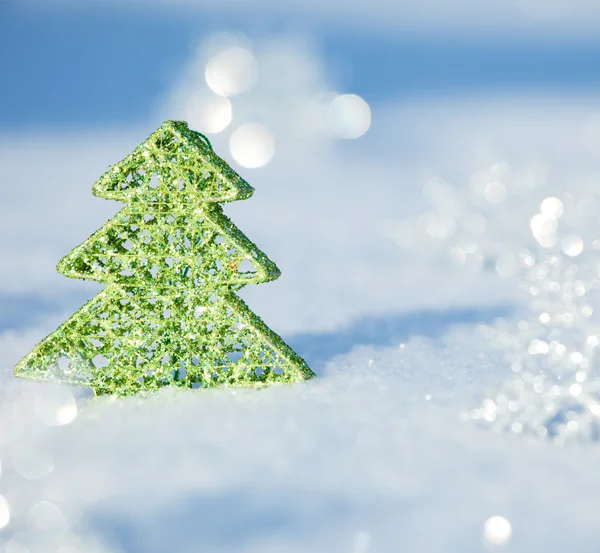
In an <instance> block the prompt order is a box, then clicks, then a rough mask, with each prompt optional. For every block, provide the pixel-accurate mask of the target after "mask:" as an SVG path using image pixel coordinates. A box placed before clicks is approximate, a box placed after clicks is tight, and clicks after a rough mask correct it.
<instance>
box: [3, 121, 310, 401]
mask: <svg viewBox="0 0 600 553" xmlns="http://www.w3.org/2000/svg"><path fill="white" fill-rule="evenodd" d="M253 191H254V189H253V188H252V187H251V186H250V185H249V184H248V183H247V182H245V181H244V180H243V179H242V178H241V177H240V176H239V175H238V174H237V173H236V172H235V171H233V169H231V167H229V166H228V165H227V163H225V162H224V161H223V160H222V159H221V158H220V157H218V156H217V155H216V154H215V153H214V151H213V149H212V147H211V145H210V143H209V141H208V140H207V139H206V137H204V136H203V135H201V134H199V133H197V132H194V131H192V130H190V129H189V128H188V126H187V124H186V123H184V122H179V121H167V122H165V123H164V124H163V125H162V126H161V127H160V128H159V129H158V130H157V131H155V132H154V133H153V134H152V135H151V136H150V137H149V138H148V140H146V141H145V142H144V143H142V144H141V145H140V146H138V147H137V148H136V149H135V150H134V151H133V152H132V153H131V154H130V155H128V156H127V157H126V158H125V159H124V160H123V161H121V162H120V163H118V164H116V165H114V166H113V167H112V168H111V169H110V170H109V171H107V172H106V173H105V174H104V175H103V176H102V177H101V178H100V179H99V180H98V182H96V184H95V185H94V187H93V194H94V195H95V196H98V197H101V198H105V199H110V200H117V201H120V202H123V203H125V204H126V206H125V207H124V208H123V209H122V210H121V211H119V213H117V215H116V216H115V217H114V218H113V219H111V220H110V221H108V222H107V223H106V224H105V225H104V226H103V227H102V228H101V229H99V230H98V231H97V232H95V233H94V234H93V235H92V236H90V237H89V238H88V239H87V240H86V241H85V242H83V244H81V245H80V246H78V247H76V248H75V249H74V250H73V251H71V253H69V254H68V255H67V256H66V257H64V258H63V259H62V260H61V261H60V263H59V264H58V270H59V272H60V273H62V274H63V275H65V276H67V277H71V278H79V279H89V280H95V281H98V282H102V283H106V287H105V288H104V289H103V290H102V292H100V294H98V295H97V296H96V297H94V298H93V299H91V300H90V301H88V302H87V303H86V304H85V305H84V306H83V307H82V308H81V309H80V310H79V311H77V312H76V313H75V314H74V315H73V316H72V317H71V318H70V319H69V320H67V321H66V322H65V323H64V324H62V325H61V326H60V327H59V328H58V329H57V330H56V331H54V332H53V333H52V334H50V335H49V336H47V337H46V338H45V339H44V340H42V341H41V342H40V343H39V344H38V345H37V346H36V347H35V348H34V349H33V350H32V351H31V352H30V353H29V354H28V355H27V356H26V357H25V358H24V359H23V360H22V361H20V362H19V363H18V364H17V366H16V367H15V371H14V372H15V375H16V376H19V377H24V378H33V379H39V380H51V381H55V382H64V383H68V384H77V385H82V386H87V387H91V388H92V389H93V390H94V392H95V393H96V394H114V395H128V394H133V393H136V392H138V391H149V390H156V389H158V388H160V387H163V386H167V385H177V386H183V387H191V388H209V387H214V386H218V385H229V386H264V385H266V384H269V383H273V382H294V381H298V380H305V379H308V378H311V377H312V376H314V374H313V372H312V371H311V370H310V368H309V367H308V366H307V365H306V363H305V362H304V361H303V360H302V359H301V358H300V357H299V356H298V355H297V354H296V353H295V352H294V351H293V350H292V349H291V348H290V347H289V346H287V345H286V344H285V343H284V342H283V340H282V339H281V338H280V337H279V336H278V335H277V334H275V333H274V332H273V331H272V330H271V329H269V328H268V327H267V326H266V325H265V323H264V322H263V321H262V320H261V319H260V318H259V317H257V316H256V315H255V314H254V313H253V312H252V311H250V309H249V308H248V306H247V305H246V304H245V303H244V302H243V301H242V300H241V299H240V298H239V297H238V296H237V295H236V294H235V292H236V291H237V290H239V289H240V288H242V287H243V286H245V285H246V284H250V283H261V282H268V281H270V280H274V279H276V278H277V277H278V276H279V275H280V272H279V269H277V267H276V266H275V264H274V263H273V262H272V261H270V260H269V259H268V258H267V256H266V255H265V254H264V253H262V252H261V251H260V250H259V249H258V248H257V247H256V246H255V245H254V244H253V243H252V242H251V241H250V240H248V238H246V236H244V234H242V233H241V231H240V230H239V229H238V228H237V227H236V226H235V225H234V224H233V223H232V222H231V221H230V220H229V219H228V218H227V217H226V216H225V215H224V214H223V211H222V208H221V206H220V205H219V203H223V202H229V201H233V200H241V199H246V198H248V197H250V196H251V195H252V193H253Z"/></svg>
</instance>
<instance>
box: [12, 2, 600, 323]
mask: <svg viewBox="0 0 600 553" xmlns="http://www.w3.org/2000/svg"><path fill="white" fill-rule="evenodd" d="M598 22H600V6H597V5H596V4H595V3H594V2H592V1H591V0H590V1H586V0H579V1H576V0H546V1H542V0H511V1H509V2H504V3H493V2H475V1H474V0H454V1H452V2H441V1H440V0H427V1H425V2H420V3H418V5H416V4H414V3H410V2H391V1H389V0H376V1H371V2H353V3H351V4H347V3H346V2H341V1H339V2H338V1H337V0H325V1H320V2H317V1H303V2H296V1H286V2H276V1H274V0H273V1H269V0H254V1H235V0H220V1H219V2H215V1H203V0H195V1H192V0H189V1H186V0H169V1H167V0H165V1H160V0H147V1H142V0H137V1H136V0H119V1H116V0H115V1H102V2H100V1H94V0H79V1H74V0H73V1H69V0H53V1H49V0H48V1H46V0H3V1H2V2H0V41H1V43H0V74H1V75H2V87H1V88H0V182H1V186H2V202H1V204H0V210H1V213H0V215H1V217H0V225H1V226H0V228H1V232H0V251H1V254H2V255H1V259H2V264H3V271H2V273H1V274H0V306H1V308H0V328H4V329H15V328H26V327H31V326H32V325H34V324H37V323H39V322H41V321H43V320H44V317H48V316H50V315H52V314H57V313H58V312H59V311H63V310H64V313H69V312H72V310H73V309H74V308H76V307H77V306H78V305H80V304H81V301H82V300H83V299H85V298H86V297H90V296H91V295H93V294H94V293H95V292H96V291H97V290H98V288H97V287H95V285H94V284H93V283H78V282H73V281H69V280H68V279H64V278H63V277H60V276H59V275H57V274H56V272H55V270H54V267H55V264H56V262H57V261H58V260H59V259H60V258H61V257H62V256H63V255H64V254H66V253H67V252H68V251H70V250H71V249H72V248H73V247H74V246H75V245H76V244H78V243H80V242H81V241H82V240H83V239H84V238H85V237H87V236H88V235H89V234H90V233H91V232H93V231H94V230H96V229H97V228H99V227H100V226H101V225H102V224H103V223H104V221H105V220H106V219H107V218H109V217H111V216H112V215H113V214H114V213H115V212H116V211H117V210H118V209H119V206H118V205H116V204H112V203H111V202H105V201H102V200H98V199H95V198H93V197H92V196H91V193H90V188H91V185H92V183H93V182H94V181H95V180H96V178H97V177H98V176H99V175H100V174H101V173H102V172H103V171H104V170H105V169H106V167H107V166H109V165H111V164H113V163H116V162H117V161H119V160H120V159H122V157H124V156H125V155H126V154H127V153H128V152H129V151H131V149H133V147H134V146H136V145H137V144H139V143H140V142H141V141H142V140H143V139H145V137H146V136H147V135H148V134H149V133H150V132H152V131H153V130H154V129H155V128H156V127H158V126H159V125H160V123H161V122H162V121H163V120H164V119H168V118H170V119H178V118H181V119H185V120H187V121H188V122H189V123H190V125H191V126H192V128H195V129H196V130H199V131H201V132H204V133H206V134H207V135H208V136H209V137H210V139H211V140H212V141H213V144H214V147H215V149H216V150H217V152H218V153H220V154H221V155H222V156H223V157H224V158H225V159H227V160H228V161H229V162H230V163H231V164H232V166H233V167H234V168H235V169H236V170H237V171H238V172H240V173H241V174H242V175H243V176H244V177H245V178H246V179H247V180H248V181H249V182H250V183H251V184H252V185H253V186H254V187H255V188H256V190H257V192H256V193H255V195H254V197H253V198H252V199H251V200H250V201H248V202H238V203H235V204H231V205H229V206H227V213H228V214H229V215H230V216H231V217H232V218H233V220H234V222H236V224H237V225H238V226H239V227H240V228H241V229H242V230H243V231H244V232H246V233H247V235H248V236H249V237H250V238H251V239H252V240H254V241H256V242H257V243H258V244H259V245H260V246H261V247H263V249H264V250H265V251H266V252H267V254H268V255H269V256H270V257H271V258H272V259H273V260H274V261H275V262H276V263H278V265H279V266H280V268H281V269H282V271H283V277H282V278H281V279H280V280H279V281H277V282H276V283H273V284H271V285H270V286H269V288H270V290H268V289H267V288H266V287H251V288H252V289H250V290H246V291H244V294H245V297H246V298H247V300H248V301H250V302H251V303H252V304H253V305H256V308H257V311H259V312H260V313H261V314H262V315H263V316H264V317H265V318H266V319H267V320H268V321H269V322H271V323H272V324H273V325H274V326H276V327H278V328H280V329H281V331H282V332H285V333H298V332H303V331H307V330H313V331H330V330H332V329H334V328H336V327H338V326H339V325H342V324H348V323H349V322H350V321H352V320H355V319H357V318H360V317H361V316H364V315H379V314H385V313H398V312H406V311H413V310H418V309H423V308H436V309H440V308H452V307H455V306H457V305H462V304H464V303H465V302H466V303H469V304H473V303H474V304H482V303H483V304H486V305H488V304H495V303H499V302H500V303H502V302H503V301H505V299H506V294H507V293H508V294H509V295H510V292H507V291H506V289H505V288H503V285H502V284H500V283H497V282H496V281H494V284H493V285H492V284H490V282H487V281H486V280H485V279H481V278H480V275H477V276H475V277H471V276H469V272H467V273H460V278H459V279H454V281H455V282H454V283H453V284H452V285H450V282H451V280H449V281H448V285H447V286H441V287H440V286H434V285H433V284H434V282H435V280H436V279H437V276H438V274H439V273H436V274H433V273H432V271H431V263H436V264H439V263H438V262H437V261H432V258H431V255H430V254H431V253H432V252H433V253H434V254H435V255H437V254H438V253H439V249H440V244H441V245H442V249H448V247H449V248H451V247H458V248H459V250H460V251H459V250H456V249H454V250H452V252H451V254H450V257H453V258H454V261H455V262H456V261H458V264H459V265H460V264H463V265H465V266H471V265H472V266H474V267H475V269H476V271H475V273H477V272H478V271H477V269H479V268H481V267H482V266H484V265H485V264H486V263H488V262H489V261H490V260H489V259H488V257H489V256H488V253H489V252H486V251H482V250H481V248H482V247H483V244H482V243H477V244H475V246H473V244H472V243H470V245H466V246H464V247H463V246H460V244H459V245H458V246H457V245H456V244H450V246H448V238H451V237H452V236H453V237H454V238H456V236H458V231H456V229H454V227H453V226H452V225H453V224H454V223H453V222H452V221H454V222H456V221H457V220H458V219H459V218H463V216H464V213H463V212H464V211H465V210H464V209H463V208H464V204H469V202H471V203H473V201H474V200H473V198H470V199H469V198H464V197H463V198H462V199H460V202H461V205H462V206H463V208H461V209H463V211H462V212H461V215H457V213H458V212H456V210H454V211H455V212H453V213H451V214H450V217H451V218H452V217H453V218H454V219H452V220H451V221H450V223H448V213H447V211H448V209H447V206H449V205H454V204H456V202H457V201H458V200H457V199H456V198H454V200H452V202H454V204H453V203H452V202H451V201H449V199H448V194H449V192H448V188H445V189H444V188H443V186H442V188H441V189H440V187H439V186H438V187H437V188H436V185H435V183H434V184H433V185H432V180H431V179H443V181H444V183H449V185H450V186H452V187H458V188H459V189H460V188H461V187H463V185H465V186H467V188H469V183H470V182H471V180H472V179H473V178H475V180H477V179H479V181H478V182H479V185H478V186H479V189H478V192H477V191H476V192H477V193H478V194H479V196H478V198H476V200H477V201H479V200H481V203H483V204H484V205H483V206H479V207H478V208H477V210H475V211H477V213H476V217H475V219H473V220H472V218H471V219H469V221H470V227H469V228H470V230H469V229H467V234H469V233H471V234H472V233H473V232H474V233H475V234H477V232H479V234H482V233H483V232H484V231H482V228H484V227H485V222H486V221H483V223H482V219H481V217H483V218H484V219H486V220H488V219H489V220H490V221H491V220H492V219H494V218H495V219H496V220H497V221H499V224H500V227H501V228H500V229H498V225H496V227H494V228H491V225H488V226H487V229H486V230H485V232H488V233H492V234H493V233H496V234H498V232H500V234H501V235H502V236H503V238H502V240H505V237H504V235H505V234H506V233H505V232H504V231H506V230H507V228H508V227H511V226H514V225H513V224H512V223H511V224H510V225H507V224H505V223H506V221H507V217H506V216H505V215H503V214H506V213H507V211H502V208H503V207H505V206H506V205H509V201H511V200H512V201H513V204H514V205H513V207H512V208H511V209H514V207H515V206H522V205H525V206H526V209H528V210H529V209H533V207H532V206H534V205H535V203H536V202H537V201H538V198H537V196H535V199H532V200H531V201H529V202H524V201H523V198H522V196H523V195H522V194H520V193H517V194H516V196H515V195H514V194H512V195H511V193H510V192H511V190H509V188H510V187H512V189H517V192H520V191H521V189H522V188H523V187H525V188H526V187H527V186H529V187H533V188H535V187H536V186H537V185H538V184H539V183H542V184H544V185H545V184H546V182H547V181H548V179H554V180H557V179H560V178H562V175H563V174H564V173H567V172H569V171H570V170H571V166H572V165H573V164H574V163H576V164H577V169H578V171H579V172H585V171H588V168H589V170H590V171H592V169H593V167H594V164H595V163H596V162H597V159H598V155H600V116H599V115H598V114H599V113H600V112H599V111H598V102H597V99H596V96H595V91H596V90H597V88H598V86H599V85H600V73H599V72H598V70H597V63H598V59H599V54H600V39H598V38H597V33H596V29H597V24H598ZM473 175H475V177H473ZM511 179H512V181H511V182H512V183H513V184H507V182H508V180H511ZM428 182H429V187H428V188H427V187H425V189H423V186H424V185H425V184H426V183H428ZM489 182H492V185H491V188H488V190H487V192H486V189H485V187H486V184H488V183H489ZM498 182H500V185H499V186H500V187H501V189H500V190H498V189H497V188H494V186H496V185H494V184H493V183H498ZM532 183H533V184H532ZM438 184H439V183H438ZM432 186H433V188H432ZM473 187H474V188H476V185H473ZM473 187H472V188H473ZM444 190H445V192H444ZM469 190H470V189H469ZM507 191H508V192H509V193H507ZM454 192H455V191H451V192H450V193H451V194H454ZM440 194H441V196H440ZM444 194H445V196H444ZM486 194H487V196H486ZM476 195H477V194H476ZM542 195H543V194H542ZM515 197H516V198H517V200H516V201H515ZM436 198H437V199H436ZM440 198H441V199H440ZM432 202H433V204H434V210H433V211H434V214H433V216H432V217H433V219H432V218H431V217H430V218H429V219H427V220H423V219H421V220H420V222H419V221H417V222H415V221H410V220H408V219H410V217H412V216H415V215H419V214H421V213H424V212H425V213H427V212H428V209H429V208H430V204H431V203H432ZM436 202H438V204H440V203H441V204H442V206H444V205H445V206H446V208H444V207H442V208H441V211H440V208H439V206H438V207H437V208H436V207H435V205H436ZM436 210H437V211H436ZM459 211H460V210H459ZM467 211H469V209H467ZM471 211H473V209H471ZM509 211H510V210H509ZM478 216H479V218H477V217H478ZM407 218H408V219H407ZM509 218H510V217H508V219H509ZM523 220H524V221H525V228H526V227H527V224H528V221H529V215H528V216H527V217H524V218H523ZM448 224H450V227H448ZM482 224H483V225H484V227H482ZM467 226H468V225H467ZM415 233H416V235H415ZM503 233H504V234H503ZM421 235H423V236H421ZM492 238H494V237H493V236H492ZM421 239H422V240H421ZM431 239H433V241H432V240H431ZM496 242H497V241H496ZM503 244H504V243H502V244H500V246H498V244H497V243H495V244H494V245H493V248H492V249H495V250H498V248H500V249H502V247H503ZM446 246H448V247H446ZM474 247H475V250H474V249H473V248H474ZM461 248H462V249H461ZM476 250H477V251H476ZM471 254H475V255H471ZM494 256H496V257H497V251H495V252H494V253H493V255H492V258H493V259H492V260H491V261H492V263H494V262H495V258H494ZM434 257H435V256H434ZM438 257H439V256H438ZM435 259H437V258H435ZM455 264H456V263H455ZM488 264H489V263H488ZM439 270H445V268H441V267H437V268H436V271H439ZM492 272H493V271H492ZM453 274H454V273H451V274H450V275H449V278H451V276H452V275H453Z"/></svg>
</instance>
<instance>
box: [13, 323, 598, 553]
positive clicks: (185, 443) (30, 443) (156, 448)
mask: <svg viewBox="0 0 600 553" xmlns="http://www.w3.org/2000/svg"><path fill="white" fill-rule="evenodd" d="M431 322H432V324H434V325H436V324H438V322H437V316H436V314H433V315H432V318H431ZM299 349H300V348H299ZM300 352H301V353H302V349H300ZM323 354H326V347H325V348H324V351H323ZM504 370H505V369H504V367H503V366H502V364H501V363H499V362H498V359H497V358H494V356H493V355H492V354H490V352H489V348H488V347H487V345H486V343H485V342H484V341H483V340H482V337H481V333H479V332H478V331H477V328H476V327H472V326H467V327H464V328H459V329H455V330H451V331H449V332H448V333H446V334H445V336H444V337H443V338H435V339H428V338H413V339H411V340H409V341H407V342H405V343H401V342H397V343H396V344H394V345H390V346H387V347H372V346H359V347H356V348H354V349H353V350H352V351H351V352H350V353H347V354H343V355H340V356H337V357H334V358H333V359H332V360H331V361H330V362H329V363H328V364H327V365H326V366H325V367H324V368H323V370H322V371H321V373H322V374H321V376H320V377H319V378H318V379H315V380H313V381H310V382H307V383H303V384H301V385H297V386H291V387H282V388H277V387H273V388H270V389H267V390H262V391H249V390H237V391H233V390H218V391H211V392H206V393H200V394H199V393H194V392H193V391H191V392H180V391H177V392H173V391H170V390H165V391H164V392H162V393H161V394H159V395H157V396H156V397H152V398H150V399H143V400H141V399H137V398H129V399H127V400H122V401H118V402H113V401H110V400H104V399H96V400H92V401H91V402H90V401H89V400H86V401H82V400H80V403H79V413H78V416H77V418H76V419H75V420H74V421H73V422H71V423H70V424H64V425H62V426H47V425H46V424H44V421H45V422H46V423H52V424H55V423H56V419H54V421H53V420H52V417H51V416H49V415H51V414H52V412H53V409H54V408H56V407H60V406H61V405H64V404H65V401H66V400H68V398H65V394H64V390H63V391H62V393H61V394H59V390H58V389H55V388H54V387H52V386H41V385H40V386H32V385H31V384H30V383H11V384H10V385H9V386H8V389H7V390H5V397H6V396H10V397H11V398H14V397H15V394H20V395H19V399H18V401H16V402H13V406H12V409H11V411H12V412H11V413H6V412H5V413H4V415H3V424H2V428H3V429H4V431H3V440H2V441H3V443H2V451H3V460H5V463H4V465H3V466H4V472H3V475H2V490H3V492H2V493H3V494H4V495H5V497H6V498H7V500H8V502H9V504H10V505H11V506H12V507H13V509H14V510H15V515H14V518H13V520H12V522H11V527H10V530H11V532H15V533H16V535H15V536H14V537H13V538H12V539H13V541H15V542H17V543H21V544H22V545H25V546H28V547H30V550H31V551H32V552H37V551H48V549H47V544H48V543H50V542H49V540H50V537H51V536H53V534H56V533H57V528H56V524H55V523H54V522H52V524H50V523H48V521H47V519H48V518H50V519H51V520H52V521H54V519H56V518H58V519H60V520H61V521H62V523H61V524H58V534H59V535H60V531H61V530H64V529H65V528H66V529H68V530H69V532H70V533H71V536H70V537H69V539H70V540H74V539H75V538H77V539H79V540H88V542H87V543H86V547H85V548H83V549H81V551H84V550H85V551H88V550H90V549H88V547H91V546H90V545H89V543H91V541H89V540H91V539H92V538H94V539H95V540H101V544H102V547H103V548H104V551H115V552H117V551H126V552H128V553H138V552H139V553H154V552H156V553H159V552H163V551H166V550H174V551H178V552H182V553H187V552H190V553H191V552H195V551H236V552H237V551H244V552H250V551H251V552H255V551H256V552H258V551H273V552H275V551H278V552H288V551H290V552H291V551H331V552H337V551H340V552H358V551H377V552H388V551H389V552H395V551H398V550H399V548H401V549H403V550H409V551H415V552H420V551H423V552H431V551H445V552H446V551H484V550H486V549H485V547H484V545H485V537H484V533H485V532H487V534H485V535H488V537H489V528H487V526H485V525H486V522H487V521H488V520H489V519H490V518H491V517H494V516H501V517H503V518H504V519H506V520H507V521H510V524H511V525H512V528H513V536H512V538H511V539H510V540H509V542H508V543H506V544H505V545H504V547H503V549H502V550H504V551H515V552H517V551H518V552H521V551H522V552H525V551H535V550H543V551H548V552H562V551H581V552H586V551H590V552H591V551H595V547H596V545H595V544H597V543H598V539H600V531H599V530H598V527H597V517H596V514H595V512H596V511H595V505H596V501H597V496H598V492H599V491H600V477H598V472H597V470H596V467H597V463H598V461H599V460H600V459H599V455H600V454H599V452H598V450H597V448H595V447H585V446H582V447H578V448H558V447H555V446H552V445H550V444H546V443H529V442H528V441H527V440H524V439H520V438H518V437H515V436H510V435H502V434H497V433H493V432H490V431H489V430H485V429H481V428H478V427H476V426H474V425H473V424H472V423H470V422H466V421H465V420H463V418H462V417H461V414H462V413H464V411H465V408H466V407H468V406H472V405H474V404H476V403H477V402H478V401H480V399H481V395H482V393H485V392H486V391H487V390H489V389H495V388H497V387H498V386H499V384H500V382H501V380H502V379H503V378H504V376H505V375H504ZM11 465H12V466H11ZM27 477H29V478H27ZM40 501H45V502H47V503H46V504H44V505H43V506H42V507H44V508H45V509H46V511H49V513H46V512H44V509H42V508H40V507H39V502H40ZM36 504H37V505H38V507H37V510H40V509H41V510H42V514H37V515H36V512H37V511H36V510H35V509H34V511H33V513H32V509H33V506H34V505H36ZM48 505H51V507H48ZM53 517H54V518H53ZM37 518H41V521H37ZM44 525H49V526H51V528H49V529H47V530H37V531H36V528H38V527H39V526H42V527H44ZM488 525H489V524H488ZM52 539H57V540H58V537H56V536H53V537H52ZM60 539H61V540H63V539H64V538H60ZM28 540H29V541H28ZM36 540H37V541H36ZM60 543H62V541H61V542H60ZM9 551H12V550H11V549H9ZM15 551H20V550H18V549H15ZM69 551H70V550H69Z"/></svg>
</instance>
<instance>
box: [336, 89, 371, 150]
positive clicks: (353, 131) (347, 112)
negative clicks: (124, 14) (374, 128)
mask: <svg viewBox="0 0 600 553" xmlns="http://www.w3.org/2000/svg"><path fill="white" fill-rule="evenodd" d="M329 125H330V129H331V133H332V134H333V135H334V136H335V137H337V138H348V139H351V138H358V137H360V136H362V135H363V134H365V133H366V132H367V131H368V130H369V127H370V126H371V108H370V107H369V104H367V102H365V101H364V100H363V99H362V98H361V97H360V96H357V95H356V94H341V95H339V96H337V97H335V98H334V99H333V100H332V101H331V103H330V104H329Z"/></svg>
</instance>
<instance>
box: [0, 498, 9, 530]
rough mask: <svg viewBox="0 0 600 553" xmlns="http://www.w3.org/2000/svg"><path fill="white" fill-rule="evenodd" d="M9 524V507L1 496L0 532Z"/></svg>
mask: <svg viewBox="0 0 600 553" xmlns="http://www.w3.org/2000/svg"><path fill="white" fill-rule="evenodd" d="M9 522H10V507H9V505H8V501H7V500H6V498H5V497H4V496H3V495H0V530H1V529H2V528H5V527H6V526H8V523H9Z"/></svg>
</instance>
